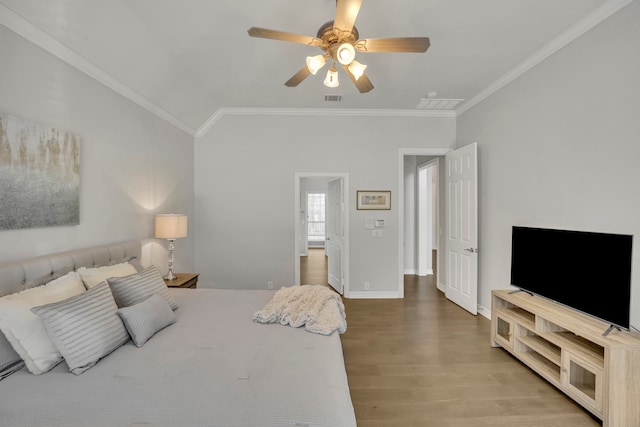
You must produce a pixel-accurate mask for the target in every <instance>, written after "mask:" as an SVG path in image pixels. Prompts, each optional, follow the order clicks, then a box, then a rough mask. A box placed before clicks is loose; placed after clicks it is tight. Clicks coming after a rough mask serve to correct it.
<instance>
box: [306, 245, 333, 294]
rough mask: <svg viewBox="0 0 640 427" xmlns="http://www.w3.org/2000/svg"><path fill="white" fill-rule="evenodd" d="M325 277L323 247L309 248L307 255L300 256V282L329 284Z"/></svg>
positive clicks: (325, 264) (325, 265) (325, 260)
mask: <svg viewBox="0 0 640 427" xmlns="http://www.w3.org/2000/svg"><path fill="white" fill-rule="evenodd" d="M327 277H328V276H327V257H326V256H325V255H324V248H309V255H308V256H301V257H300V284H301V285H325V286H329V282H328V280H327Z"/></svg>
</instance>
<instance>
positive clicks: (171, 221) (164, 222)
mask: <svg viewBox="0 0 640 427" xmlns="http://www.w3.org/2000/svg"><path fill="white" fill-rule="evenodd" d="M181 237H187V216H186V215H183V214H157V215H156V238H157V239H179V238H181Z"/></svg>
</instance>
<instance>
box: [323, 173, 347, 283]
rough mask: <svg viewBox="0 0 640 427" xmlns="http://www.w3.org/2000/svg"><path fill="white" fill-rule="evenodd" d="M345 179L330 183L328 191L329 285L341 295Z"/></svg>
mask: <svg viewBox="0 0 640 427" xmlns="http://www.w3.org/2000/svg"><path fill="white" fill-rule="evenodd" d="M344 208H345V206H344V179H343V178H338V179H334V180H332V181H329V187H328V191H327V218H326V220H327V241H326V245H325V247H326V251H327V258H328V259H327V264H328V265H327V269H328V274H329V284H330V285H331V286H332V287H333V288H334V289H335V290H336V291H338V292H339V293H340V294H342V293H343V291H344V275H343V273H342V266H343V262H342V261H343V259H344V215H345V213H344Z"/></svg>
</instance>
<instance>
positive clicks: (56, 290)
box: [0, 272, 85, 375]
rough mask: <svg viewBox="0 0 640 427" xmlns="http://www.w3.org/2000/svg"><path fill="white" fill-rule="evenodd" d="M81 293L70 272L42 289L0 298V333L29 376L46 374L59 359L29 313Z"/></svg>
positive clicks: (40, 325)
mask: <svg viewBox="0 0 640 427" xmlns="http://www.w3.org/2000/svg"><path fill="white" fill-rule="evenodd" d="M83 292H85V288H84V285H83V284H82V280H80V276H78V274H76V273H75V272H71V273H68V274H66V275H64V276H62V277H60V278H58V279H55V280H52V281H51V282H49V283H47V284H46V285H42V286H38V287H36V288H31V289H27V290H25V291H22V292H20V293H17V294H12V295H7V296H5V297H2V298H0V330H2V332H3V333H4V335H5V336H6V338H7V341H9V343H11V346H12V347H13V349H14V350H15V351H16V353H18V354H19V355H20V357H21V358H22V360H24V363H25V365H26V366H27V369H29V371H30V372H31V373H32V374H36V375H38V374H42V373H44V372H47V371H48V370H50V369H51V368H53V367H54V366H56V365H57V364H58V363H60V362H61V361H62V355H61V354H60V352H59V351H58V349H57V348H56V346H55V345H54V344H53V342H52V341H51V339H50V338H49V335H48V334H47V330H46V329H45V327H44V323H43V322H42V320H41V319H40V318H39V317H38V316H36V315H35V314H33V313H32V312H31V309H32V308H33V307H38V306H41V305H44V304H50V303H53V302H57V301H62V300H65V299H67V298H70V297H72V296H74V295H79V294H81V293H83Z"/></svg>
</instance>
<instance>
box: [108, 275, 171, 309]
mask: <svg viewBox="0 0 640 427" xmlns="http://www.w3.org/2000/svg"><path fill="white" fill-rule="evenodd" d="M107 282H108V283H109V286H111V291H112V292H113V296H114V297H115V299H116V303H117V304H118V307H129V306H132V305H134V304H137V303H139V302H142V301H144V300H146V299H147V298H149V297H150V296H151V295H153V294H158V295H160V296H161V297H162V298H163V299H164V300H165V301H166V302H167V304H169V307H171V309H172V310H175V309H177V308H178V304H177V303H176V300H175V299H173V297H172V296H171V294H170V293H169V288H168V287H167V284H166V283H164V280H163V279H162V275H161V274H160V271H159V270H158V269H157V268H156V267H155V266H153V265H152V266H151V267H148V268H145V269H144V270H143V271H142V273H139V274H132V275H130V276H124V277H112V278H109V279H107Z"/></svg>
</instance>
